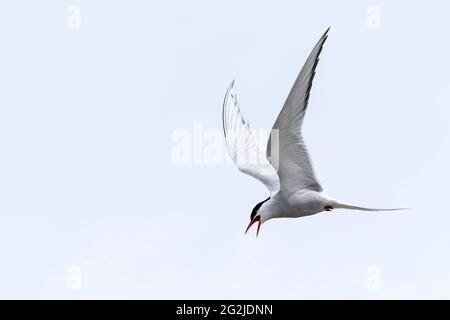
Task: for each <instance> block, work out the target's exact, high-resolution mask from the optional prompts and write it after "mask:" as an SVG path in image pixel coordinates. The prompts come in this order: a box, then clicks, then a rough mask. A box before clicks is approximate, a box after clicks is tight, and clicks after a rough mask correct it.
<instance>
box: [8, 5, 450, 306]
mask: <svg viewBox="0 0 450 320" xmlns="http://www.w3.org/2000/svg"><path fill="white" fill-rule="evenodd" d="M73 5H75V6H73ZM449 11H450V5H449V4H447V3H446V2H444V1H428V2H425V1H410V0H409V1H406V0H404V1H360V0H358V1H356V0H353V1H344V2H342V1H341V2H339V3H337V2H336V1H313V2H311V1H293V0H292V1H256V0H255V1H245V2H244V1H237V0H227V1H214V2H212V1H206V0H205V1H189V2H187V1H181V0H180V1H175V0H169V1H163V2H161V1H158V2H156V1H144V0H133V1H86V0H83V1H77V2H72V1H70V2H64V1H62V2H61V1H59V2H58V3H56V2H55V1H39V3H38V2H35V1H14V2H8V3H5V4H4V5H3V6H2V10H0V39H2V54H1V59H0V70H1V72H0V87H1V90H0V150H1V157H0V219H1V222H0V252H1V258H0V259H1V260H0V298H39V299H45V298H61V299H71V298H75V299H76V298H138V299H142V298H181V299H187V298H191V299H194V298H203V299H213V298H235V299H239V298H248V299H258V298H264V299H281V298H286V299H300V298H307V299H309V298H326V299H328V298H350V299H356V298H370V299H372V298H373V299H380V298H387V299H392V298H447V299H448V298H450V256H449V251H450V250H449V244H450V232H449V229H450V228H449V227H450V212H449V210H450V209H449V207H450V206H449V204H448V203H447V199H448V194H447V193H448V186H447V183H448V177H449V170H448V163H450V151H449V150H450V149H449V146H450V143H449V142H450V139H449V138H450V129H449V128H450V127H449V125H448V124H449V119H450V108H449V107H450V106H449V102H450V64H449V62H448V57H449V56H450V45H449V44H448V38H449V31H450V21H449V20H448V12H449ZM328 26H331V30H330V33H329V38H328V40H327V42H326V44H325V47H324V49H323V51H322V55H321V60H320V63H319V66H318V68H317V74H316V77H315V81H314V84H313V88H312V92H311V99H310V104H309V109H308V113H307V116H306V119H305V126H304V136H305V140H306V143H307V144H308V147H309V150H310V152H311V156H312V159H313V163H314V167H315V169H316V172H317V175H318V177H319V179H320V181H321V183H322V185H323V187H324V189H325V191H326V192H327V193H328V194H329V195H331V196H333V197H336V198H338V199H341V200H343V201H346V202H350V203H355V204H360V205H364V206H373V207H410V208H412V210H410V211H405V212H401V213H379V214H371V213H364V212H350V211H344V210H342V211H333V212H332V213H322V214H318V215H315V216H311V217H307V218H301V219H293V220H288V219H280V220H278V221H277V220H271V221H269V222H267V223H266V224H264V225H263V226H262V228H261V233H260V237H259V238H258V239H256V238H255V232H254V230H253V232H250V233H249V234H247V235H246V236H244V230H245V227H246V226H247V224H248V222H249V216H250V212H251V210H252V208H253V207H254V205H255V204H256V203H258V202H260V201H261V200H264V199H265V198H267V196H268V192H267V190H266V189H265V187H264V186H263V185H262V184H261V183H259V182H258V181H256V180H254V179H252V178H251V177H248V176H246V175H244V174H242V173H240V172H239V171H238V170H237V169H236V168H235V167H234V166H233V165H231V164H229V163H225V164H223V163H215V164H206V163H204V162H205V161H204V159H203V153H204V152H206V151H205V150H207V149H208V145H209V142H208V132H209V133H214V132H219V133H221V131H220V130H221V108H222V101H223V96H224V94H225V91H226V88H227V86H228V84H229V83H230V81H231V80H232V79H235V80H236V84H235V90H236V93H237V94H238V97H239V100H240V104H241V109H242V112H243V113H244V115H245V117H246V118H248V119H249V120H250V123H251V124H252V126H253V127H254V128H255V129H261V130H267V129H270V128H271V126H272V124H273V122H274V120H275V117H276V115H277V114H278V112H279V111H280V109H281V107H282V104H283V102H284V100H285V98H286V96H287V94H288V92H289V90H290V88H291V86H292V84H293V82H294V80H295V77H296V76H297V74H298V72H299V70H300V68H301V66H302V65H303V63H304V61H305V59H306V57H307V55H308V54H309V52H310V51H311V49H312V48H313V46H314V45H315V43H316V42H317V40H318V39H319V37H320V35H321V34H322V33H323V32H324V31H325V29H326V28H327V27H328ZM196 124H199V125H200V126H201V130H200V131H199V132H200V136H196V135H197V134H198V132H197V131H196V130H195V129H194V128H195V127H196ZM180 130H181V132H185V133H186V132H187V133H188V134H191V135H192V141H200V145H199V146H197V147H198V148H199V149H198V150H199V151H198V150H197V149H196V150H197V151H194V149H195V148H196V147H195V146H194V145H193V146H192V152H193V153H195V152H200V163H198V164H176V163H175V162H174V159H173V148H174V147H175V145H176V143H175V142H174V141H173V137H174V133H176V132H180ZM183 130H184V131H183ZM219 141H220V140H219ZM220 143H223V141H221V142H220ZM223 158H225V156H224V157H223Z"/></svg>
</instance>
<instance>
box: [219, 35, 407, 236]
mask: <svg viewBox="0 0 450 320" xmlns="http://www.w3.org/2000/svg"><path fill="white" fill-rule="evenodd" d="M329 29H330V28H328V29H327V30H326V31H325V33H324V34H323V35H322V37H321V38H320V39H319V41H318V42H317V44H316V45H315V47H314V48H313V50H312V52H311V53H310V55H309V57H308V59H307V60H306V62H305V64H304V65H303V68H302V69H301V71H300V74H299V75H298V77H297V79H296V80H295V83H294V85H293V87H292V89H291V91H290V92H289V95H288V97H287V99H286V101H285V103H284V106H283V108H282V110H281V112H280V114H279V115H278V118H277V119H276V121H275V124H274V125H273V128H272V131H271V134H270V137H269V140H268V142H267V148H266V153H265V154H263V153H262V152H261V151H260V149H259V148H258V145H257V140H256V138H255V136H254V134H253V131H252V129H251V128H250V125H249V123H248V122H247V121H246V120H245V119H244V117H243V116H242V113H241V111H240V108H239V104H238V102H237V98H236V94H235V93H234V91H233V86H234V80H233V82H232V83H231V84H230V86H229V87H228V90H227V93H226V95H225V99H224V103H223V111H222V121H223V130H224V134H225V141H226V144H227V149H228V154H229V156H230V157H231V159H232V160H233V162H234V163H235V164H236V166H237V167H238V169H239V170H240V171H242V172H244V173H246V174H248V175H250V176H252V177H254V178H256V179H258V180H259V181H261V182H262V183H263V184H264V185H265V186H266V187H267V188H268V189H269V191H270V196H269V197H268V198H267V199H265V200H264V201H261V202H260V203H258V204H257V205H256V206H255V207H254V208H253V210H252V213H251V215H250V223H249V225H248V227H247V229H246V231H245V233H247V231H248V230H249V229H250V227H251V226H252V225H253V224H255V223H256V222H258V229H257V233H256V235H257V236H258V234H259V229H260V227H261V224H263V223H264V222H266V221H267V220H269V219H272V218H298V217H304V216H309V215H313V214H316V213H319V212H322V211H331V210H333V209H341V208H343V209H352V210H364V211H392V210H403V209H405V208H396V209H375V208H365V207H359V206H355V205H350V204H346V203H343V202H340V201H338V200H336V199H333V198H331V197H329V196H328V195H326V194H325V193H324V192H323V189H322V186H321V184H320V183H319V181H318V179H317V177H316V174H315V172H314V170H313V166H312V162H311V159H310V157H309V153H308V151H307V149H306V145H305V142H304V140H303V136H302V125H303V119H304V117H305V112H306V108H307V106H308V100H309V95H310V91H311V86H312V82H313V79H314V75H315V69H316V67H317V64H318V62H319V55H320V52H321V51H322V47H323V44H324V43H325V40H326V39H327V37H328V31H329Z"/></svg>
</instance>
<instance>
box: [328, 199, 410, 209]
mask: <svg viewBox="0 0 450 320" xmlns="http://www.w3.org/2000/svg"><path fill="white" fill-rule="evenodd" d="M332 206H333V208H336V209H337V208H342V209H350V210H362V211H397V210H409V208H390V209H378V208H365V207H358V206H354V205H351V204H346V203H342V202H338V201H334V203H333V205H332Z"/></svg>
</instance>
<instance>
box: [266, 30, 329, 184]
mask: <svg viewBox="0 0 450 320" xmlns="http://www.w3.org/2000/svg"><path fill="white" fill-rule="evenodd" d="M329 29H330V28H328V29H327V31H325V33H324V34H323V36H322V37H321V38H320V40H319V42H317V44H316V46H315V47H314V49H313V50H312V52H311V54H310V55H309V57H308V59H307V60H306V62H305V64H304V65H303V68H302V70H301V71H300V74H299V75H298V77H297V79H296V80H295V83H294V86H293V87H292V89H291V91H290V92H289V95H288V97H287V99H286V102H285V103H284V106H283V109H282V110H281V112H280V114H279V115H278V118H277V120H276V121H275V124H274V125H273V129H272V132H276V131H278V144H277V146H278V150H277V151H278V152H275V148H273V146H272V144H274V143H276V141H272V140H273V136H271V138H270V139H269V142H268V144H267V151H266V153H267V158H268V159H270V160H271V163H272V164H273V165H274V166H275V167H276V168H278V176H279V179H280V185H281V189H282V190H284V191H286V192H288V193H290V192H296V191H298V190H313V191H322V187H321V185H320V183H319V182H318V180H317V178H316V175H315V173H314V170H313V166H312V163H311V159H310V157H309V153H308V150H307V149H306V145H305V142H304V141H303V137H302V124H303V118H304V116H305V111H306V108H307V106H308V99H309V93H310V90H311V86H312V82H313V79H314V75H315V69H316V67H317V63H318V62H319V55H320V52H321V51H322V46H323V44H324V42H325V40H326V39H327V36H328V35H327V33H328V30H329ZM274 130H275V131H274ZM272 153H273V154H272Z"/></svg>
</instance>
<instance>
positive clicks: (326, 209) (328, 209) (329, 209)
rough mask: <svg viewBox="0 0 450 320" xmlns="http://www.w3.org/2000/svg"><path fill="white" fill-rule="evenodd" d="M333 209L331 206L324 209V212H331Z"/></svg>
mask: <svg viewBox="0 0 450 320" xmlns="http://www.w3.org/2000/svg"><path fill="white" fill-rule="evenodd" d="M333 209H334V208H333V207H332V206H330V205H328V206H325V207H323V210H325V211H331V210H333Z"/></svg>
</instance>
